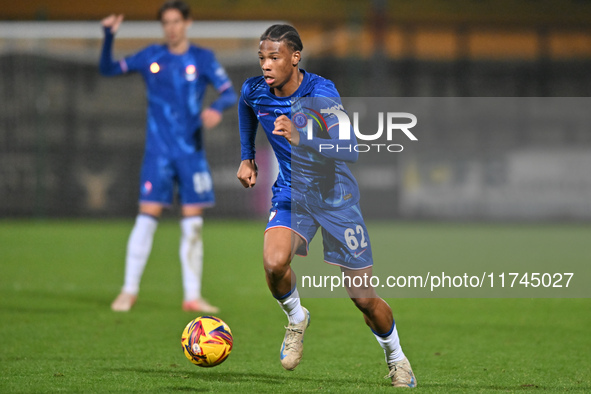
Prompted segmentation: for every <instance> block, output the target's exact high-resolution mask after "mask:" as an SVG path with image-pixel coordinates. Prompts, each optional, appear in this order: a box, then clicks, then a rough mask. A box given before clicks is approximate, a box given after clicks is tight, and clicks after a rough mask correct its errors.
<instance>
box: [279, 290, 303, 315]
mask: <svg viewBox="0 0 591 394" xmlns="http://www.w3.org/2000/svg"><path fill="white" fill-rule="evenodd" d="M277 302H278V303H279V305H280V306H281V308H282V309H283V312H285V314H286V315H287V319H288V320H289V322H290V323H291V324H297V323H301V322H303V321H304V319H305V318H306V315H305V314H304V310H303V309H302V305H301V304H300V295H299V293H298V289H297V288H294V289H293V290H292V291H291V293H290V294H289V295H288V296H286V297H283V298H281V299H278V300H277Z"/></svg>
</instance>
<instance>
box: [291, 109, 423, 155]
mask: <svg viewBox="0 0 591 394" xmlns="http://www.w3.org/2000/svg"><path fill="white" fill-rule="evenodd" d="M304 109H306V110H307V111H309V112H308V113H303V112H298V113H296V114H294V116H293V122H294V124H295V125H296V127H298V128H299V129H304V132H305V133H306V136H307V139H308V140H312V139H313V138H314V127H315V126H316V128H317V129H318V132H317V133H316V136H317V137H320V138H322V134H324V135H325V136H326V134H327V133H328V131H329V130H330V129H331V128H333V127H334V126H336V125H337V124H338V127H339V134H338V139H339V140H340V141H351V140H352V138H351V129H353V132H354V133H355V137H357V140H358V141H376V142H373V143H350V144H346V143H345V144H342V143H339V144H333V143H326V144H324V143H321V144H319V145H318V151H319V152H322V151H329V150H336V151H337V152H338V151H349V152H351V151H355V152H360V153H365V152H370V151H377V152H380V151H387V152H391V153H397V152H402V151H403V149H404V147H403V146H402V145H401V144H396V143H391V142H392V140H393V137H394V136H395V135H396V134H397V133H399V132H402V133H403V134H404V135H405V136H406V137H407V138H408V139H409V140H411V141H417V140H418V139H417V137H416V136H415V135H414V134H413V133H412V132H411V131H410V129H411V128H413V127H414V126H416V124H417V117H416V116H415V115H413V114H411V113H409V112H386V113H384V112H378V114H377V116H378V130H377V131H376V132H375V133H373V134H364V133H362V132H361V131H360V129H359V118H360V116H359V113H358V112H353V127H351V121H350V119H349V115H347V113H346V112H345V111H344V109H343V107H342V105H338V106H333V107H331V108H326V109H321V110H320V112H318V111H316V110H314V109H312V108H308V107H305V108H304ZM331 118H333V119H331ZM327 120H328V121H327ZM329 122H330V123H331V125H330V126H329ZM384 123H385V127H384ZM384 131H385V133H384ZM384 134H385V138H386V141H387V142H388V143H379V141H378V140H379V139H380V138H383V136H384ZM327 137H328V136H327Z"/></svg>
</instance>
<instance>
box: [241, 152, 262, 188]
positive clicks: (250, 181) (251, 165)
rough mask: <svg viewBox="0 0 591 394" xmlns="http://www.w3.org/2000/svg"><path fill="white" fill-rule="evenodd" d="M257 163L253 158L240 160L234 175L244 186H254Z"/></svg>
mask: <svg viewBox="0 0 591 394" xmlns="http://www.w3.org/2000/svg"><path fill="white" fill-rule="evenodd" d="M257 175H258V171H257V165H256V163H255V162H254V159H248V160H242V162H240V167H239V168H238V173H237V174H236V176H237V177H238V180H239V181H240V183H242V186H244V187H245V188H251V187H254V185H255V184H256V183H257Z"/></svg>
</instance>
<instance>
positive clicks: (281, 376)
mask: <svg viewBox="0 0 591 394" xmlns="http://www.w3.org/2000/svg"><path fill="white" fill-rule="evenodd" d="M108 370H109V371H111V372H136V373H144V374H149V375H153V376H162V377H164V376H168V377H178V378H183V379H194V380H195V381H207V382H210V383H221V384H232V383H249V382H250V383H254V384H261V383H263V384H266V385H276V386H284V385H286V383H287V382H293V381H298V382H302V383H305V382H308V383H315V384H319V385H325V384H327V383H329V384H334V385H344V384H347V385H353V384H355V385H358V384H363V382H361V381H359V380H357V379H344V378H339V379H334V378H330V377H324V376H323V377H309V376H304V375H296V374H295V373H293V372H290V373H289V379H287V378H286V375H285V374H286V373H287V372H286V371H280V372H276V373H264V372H237V371H231V372H229V371H224V372H213V373H212V372H209V371H207V370H204V371H195V372H186V371H177V370H171V369H154V368H152V369H149V368H110V369H108ZM369 385H370V386H371V384H369Z"/></svg>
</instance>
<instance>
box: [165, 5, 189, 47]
mask: <svg viewBox="0 0 591 394" xmlns="http://www.w3.org/2000/svg"><path fill="white" fill-rule="evenodd" d="M160 22H162V29H163V30H164V38H165V39H166V43H167V44H168V45H169V46H171V47H175V46H177V45H179V44H180V43H182V42H183V41H185V40H186V39H187V29H188V28H189V26H190V25H191V20H190V19H183V14H181V12H180V11H179V10H177V9H174V8H171V9H168V10H166V11H164V13H163V14H162V19H161V20H160Z"/></svg>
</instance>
